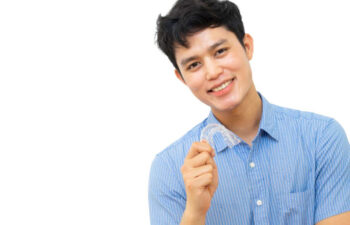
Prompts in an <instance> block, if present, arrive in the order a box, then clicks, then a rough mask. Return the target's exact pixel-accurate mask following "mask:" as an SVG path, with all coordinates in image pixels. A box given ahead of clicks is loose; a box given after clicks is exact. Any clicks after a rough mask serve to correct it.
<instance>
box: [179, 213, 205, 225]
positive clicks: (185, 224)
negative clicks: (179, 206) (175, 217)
mask: <svg viewBox="0 0 350 225" xmlns="http://www.w3.org/2000/svg"><path fill="white" fill-rule="evenodd" d="M180 225H205V214H204V215H203V214H195V213H191V212H190V211H189V210H185V211H184V214H183V216H182V219H181V223H180Z"/></svg>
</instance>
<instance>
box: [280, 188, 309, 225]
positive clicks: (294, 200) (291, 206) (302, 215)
mask: <svg viewBox="0 0 350 225" xmlns="http://www.w3.org/2000/svg"><path fill="white" fill-rule="evenodd" d="M277 199H278V208H279V210H280V212H279V221H280V223H279V224H281V225H309V224H313V220H314V218H313V215H314V213H313V211H314V206H313V205H314V204H313V202H314V196H313V191H312V190H307V191H304V192H295V193H286V194H280V195H278V198H277Z"/></svg>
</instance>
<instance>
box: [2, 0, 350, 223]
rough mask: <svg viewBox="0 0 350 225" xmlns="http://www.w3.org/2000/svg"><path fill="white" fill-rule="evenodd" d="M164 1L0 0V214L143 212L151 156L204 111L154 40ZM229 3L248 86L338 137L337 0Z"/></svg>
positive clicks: (342, 27)
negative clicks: (332, 124)
mask: <svg viewBox="0 0 350 225" xmlns="http://www.w3.org/2000/svg"><path fill="white" fill-rule="evenodd" d="M174 2H175V1H173V0H153V1H143V0H134V1H106V0H99V1H96V0H95V1H92V0H90V1H82V0H80V1H78V0H69V1H68V0H61V1H44V0H42V1H38V0H34V1H18V0H12V1H1V2H0V224H3V225H12V224H21V225H22V224H36V225H40V224H43V225H44V224H45V225H47V224H50V225H54V224H60V225H61V224H67V225H70V224H72V225H73V224H74V225H77V224H84V225H86V224H106V225H107V224H137V225H139V224H149V217H148V202H147V185H148V176H149V169H150V166H151V163H152V160H153V158H154V157H155V155H156V154H157V153H158V152H160V151H162V150H163V149H164V148H165V147H167V146H168V145H169V144H171V143H172V142H174V141H175V140H176V139H178V138H180V137H181V136H182V135H183V134H185V133H186V132H187V131H188V130H189V129H190V128H192V127H193V126H194V125H196V124H197V123H199V122H201V121H202V120H203V119H204V118H205V117H206V116H207V115H208V113H209V108H208V107H207V106H205V105H202V103H201V102H199V101H198V100H196V99H195V97H193V96H192V93H191V92H190V91H189V90H188V89H187V88H186V87H185V86H184V85H183V84H182V83H180V82H179V81H178V80H177V79H176V78H175V75H174V72H173V67H172V65H171V64H170V62H169V61H168V59H167V58H166V57H165V56H164V55H163V54H162V53H161V52H160V50H158V48H157V47H156V45H155V28H156V26H155V24H156V19H157V17H158V15H159V14H160V13H161V14H162V15H164V14H166V13H167V12H168V10H169V9H170V8H171V6H172V5H173V3H174ZM235 2H236V3H237V4H238V6H239V8H240V10H241V14H242V16H243V22H244V23H245V28H246V32H247V33H250V34H251V35H252V36H253V38H254V43H255V54H254V57H253V60H252V61H251V65H252V68H253V79H254V81H255V84H256V87H257V90H258V91H260V92H261V93H262V94H263V95H264V96H265V97H266V98H267V99H268V100H269V101H270V102H271V103H274V104H277V105H281V106H285V107H289V108H295V109H300V110H304V111H311V112H316V113H319V114H322V115H327V116H330V117H333V118H335V119H336V120H338V121H339V122H340V123H341V124H342V126H343V127H344V129H345V131H346V132H347V135H348V137H349V133H350V119H349V115H350V105H349V97H350V90H349V89H350V87H349V77H350V67H349V52H350V44H349V40H350V32H349V29H348V28H349V21H350V14H349V13H348V8H349V7H348V3H347V2H346V1H342V0H334V1H332V2H330V1H320V0H318V1H316V0H308V1H305V0H294V1H281V0H265V1H260V0H237V1H235Z"/></svg>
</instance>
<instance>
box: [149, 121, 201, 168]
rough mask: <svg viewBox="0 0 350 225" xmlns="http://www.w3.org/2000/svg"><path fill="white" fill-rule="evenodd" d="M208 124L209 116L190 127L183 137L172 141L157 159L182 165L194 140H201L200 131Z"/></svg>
mask: <svg viewBox="0 0 350 225" xmlns="http://www.w3.org/2000/svg"><path fill="white" fill-rule="evenodd" d="M206 124H207V118H206V119H204V120H203V121H202V122H200V123H199V124H197V125H196V126H194V127H193V128H192V129H190V130H189V131H188V132H187V133H186V134H184V135H183V136H182V137H180V138H179V139H177V140H176V141H174V142H173V143H171V144H170V145H169V146H167V147H166V148H165V149H163V150H162V151H161V152H159V153H158V154H157V155H156V158H155V160H158V161H163V162H164V161H167V162H168V163H171V164H175V165H182V164H183V160H184V158H185V157H186V155H187V153H188V150H189V149H190V147H191V145H192V143H193V142H196V141H199V139H200V133H201V131H202V129H203V127H205V126H206Z"/></svg>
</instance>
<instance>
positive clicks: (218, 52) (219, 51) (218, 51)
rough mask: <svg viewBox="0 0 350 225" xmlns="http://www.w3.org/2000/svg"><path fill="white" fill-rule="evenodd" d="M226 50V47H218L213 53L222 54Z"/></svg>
mask: <svg viewBox="0 0 350 225" xmlns="http://www.w3.org/2000/svg"><path fill="white" fill-rule="evenodd" d="M226 51H227V48H220V49H219V50H217V51H216V52H215V55H222V54H223V53H224V52H226Z"/></svg>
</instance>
